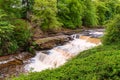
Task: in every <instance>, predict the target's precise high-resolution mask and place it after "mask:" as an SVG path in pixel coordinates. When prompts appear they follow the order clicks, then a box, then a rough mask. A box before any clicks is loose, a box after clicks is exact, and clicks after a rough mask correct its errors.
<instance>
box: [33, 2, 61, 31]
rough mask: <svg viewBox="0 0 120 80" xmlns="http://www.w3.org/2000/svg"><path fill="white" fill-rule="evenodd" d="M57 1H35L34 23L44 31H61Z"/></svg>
mask: <svg viewBox="0 0 120 80" xmlns="http://www.w3.org/2000/svg"><path fill="white" fill-rule="evenodd" d="M56 2H57V0H51V1H49V0H41V1H40V0H35V4H34V6H33V10H34V11H33V14H34V15H33V21H34V22H35V23H36V24H38V25H39V26H41V28H42V29H43V30H57V29H60V25H61V23H59V21H58V20H57V17H56V15H57V6H56V5H57V4H56Z"/></svg>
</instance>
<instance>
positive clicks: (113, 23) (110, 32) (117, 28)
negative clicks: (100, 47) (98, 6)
mask: <svg viewBox="0 0 120 80" xmlns="http://www.w3.org/2000/svg"><path fill="white" fill-rule="evenodd" d="M106 26H107V29H106V32H105V36H104V37H103V43H104V44H111V43H117V44H120V15H119V14H118V15H115V16H114V18H113V19H111V20H110V21H108V23H107V24H106Z"/></svg>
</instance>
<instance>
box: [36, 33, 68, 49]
mask: <svg viewBox="0 0 120 80" xmlns="http://www.w3.org/2000/svg"><path fill="white" fill-rule="evenodd" d="M67 41H69V37H68V36H66V35H60V36H55V37H47V38H42V39H38V40H36V41H35V43H36V44H37V47H36V49H37V50H41V49H42V50H44V49H51V48H53V47H55V46H57V45H62V44H64V43H65V42H67Z"/></svg>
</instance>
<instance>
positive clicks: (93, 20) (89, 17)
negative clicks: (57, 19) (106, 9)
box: [82, 0, 98, 26]
mask: <svg viewBox="0 0 120 80" xmlns="http://www.w3.org/2000/svg"><path fill="white" fill-rule="evenodd" d="M93 3H94V2H93V1H92V0H83V4H84V5H83V6H84V8H83V9H84V14H83V18H82V21H83V25H84V26H96V25H97V24H98V19H97V15H96V9H95V5H94V4H93Z"/></svg>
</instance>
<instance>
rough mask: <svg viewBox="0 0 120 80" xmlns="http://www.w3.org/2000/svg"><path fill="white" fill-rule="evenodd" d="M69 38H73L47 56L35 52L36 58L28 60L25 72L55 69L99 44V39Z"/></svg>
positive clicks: (88, 37) (77, 36)
mask: <svg viewBox="0 0 120 80" xmlns="http://www.w3.org/2000/svg"><path fill="white" fill-rule="evenodd" d="M97 33H98V34H101V33H99V32H96V33H95V32H94V34H97ZM71 38H73V40H72V41H69V42H68V43H66V44H65V45H63V46H57V47H55V48H53V49H51V50H49V51H48V54H45V53H44V52H41V51H40V52H37V53H36V56H35V57H34V58H31V59H30V60H29V62H30V63H29V64H27V65H26V66H25V70H26V71H32V72H34V71H42V70H45V69H52V68H57V67H59V66H61V65H63V64H64V63H65V62H67V61H68V60H69V59H70V58H72V57H73V56H75V55H77V54H79V53H80V52H82V51H84V50H87V49H90V48H92V47H95V46H97V45H100V44H101V43H100V40H99V39H96V38H91V37H90V36H81V35H80V34H74V35H72V36H71Z"/></svg>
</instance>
